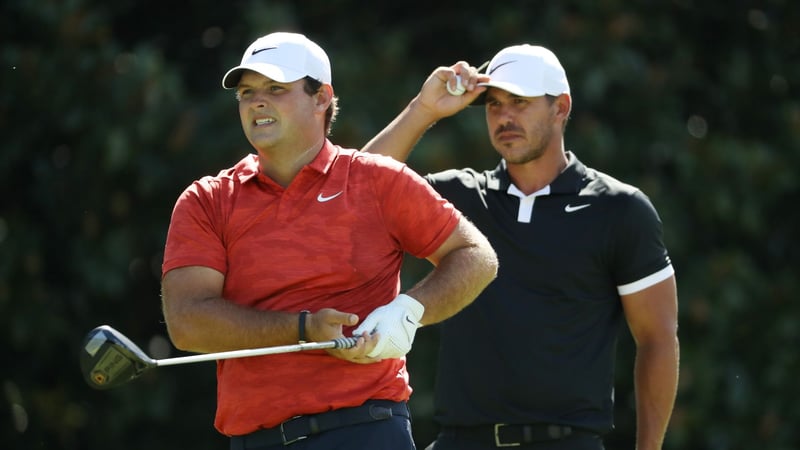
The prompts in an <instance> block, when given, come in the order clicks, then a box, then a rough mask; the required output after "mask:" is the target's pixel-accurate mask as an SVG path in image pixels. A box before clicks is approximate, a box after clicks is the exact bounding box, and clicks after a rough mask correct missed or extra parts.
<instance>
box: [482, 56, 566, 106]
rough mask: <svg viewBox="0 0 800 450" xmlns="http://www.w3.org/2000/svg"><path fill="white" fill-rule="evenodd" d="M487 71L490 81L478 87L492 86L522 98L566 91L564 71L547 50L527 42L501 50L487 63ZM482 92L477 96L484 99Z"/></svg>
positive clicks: (559, 93)
mask: <svg viewBox="0 0 800 450" xmlns="http://www.w3.org/2000/svg"><path fill="white" fill-rule="evenodd" d="M486 74H487V75H489V77H490V78H491V80H489V81H488V82H486V83H478V86H491V87H496V88H499V89H503V90H504V91H508V92H510V93H512V94H514V95H519V96H521V97H539V96H542V95H545V94H548V95H556V96H557V95H561V94H569V83H568V82H567V74H566V72H564V68H563V67H561V63H560V62H559V61H558V58H556V55H555V54H553V52H551V51H550V50H548V49H546V48H544V47H540V46H536V45H530V44H522V45H513V46H511V47H506V48H504V49H502V50H500V52H499V53H497V54H496V55H495V56H494V58H492V60H491V61H490V62H489V67H488V68H487V69H486ZM483 97H484V96H483V95H482V96H480V97H479V98H478V99H479V100H481V101H482V100H483Z"/></svg>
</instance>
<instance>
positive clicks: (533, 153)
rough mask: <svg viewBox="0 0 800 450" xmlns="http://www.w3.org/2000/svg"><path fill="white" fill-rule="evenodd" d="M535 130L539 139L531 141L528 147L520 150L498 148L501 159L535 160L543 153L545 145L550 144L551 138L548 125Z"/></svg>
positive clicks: (522, 162) (525, 161)
mask: <svg viewBox="0 0 800 450" xmlns="http://www.w3.org/2000/svg"><path fill="white" fill-rule="evenodd" d="M536 131H537V132H538V135H539V139H537V140H536V141H535V142H533V143H532V144H531V145H530V147H528V148H527V149H525V150H523V151H522V152H508V151H503V150H500V154H501V155H502V156H503V159H505V160H506V163H508V164H525V163H529V162H531V161H536V160H537V159H539V158H541V157H542V155H544V154H545V151H546V150H547V146H548V145H549V144H550V140H551V139H552V136H553V131H552V130H551V129H550V128H549V127H540V128H539V129H538V130H536Z"/></svg>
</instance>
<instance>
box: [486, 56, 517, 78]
mask: <svg viewBox="0 0 800 450" xmlns="http://www.w3.org/2000/svg"><path fill="white" fill-rule="evenodd" d="M513 62H517V60H516V59H515V60H513V61H506V62H504V63H500V64H498V65H496V66H494V67H492V70H491V71H489V75H491V74H493V73H494V71H495V70H497V69H499V68H501V67H503V66H505V65H506V64H511V63H513Z"/></svg>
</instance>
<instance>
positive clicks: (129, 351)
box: [80, 325, 156, 389]
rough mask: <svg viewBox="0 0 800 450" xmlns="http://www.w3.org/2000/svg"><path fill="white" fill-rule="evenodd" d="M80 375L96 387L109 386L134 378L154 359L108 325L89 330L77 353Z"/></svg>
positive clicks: (150, 364) (154, 365)
mask: <svg viewBox="0 0 800 450" xmlns="http://www.w3.org/2000/svg"><path fill="white" fill-rule="evenodd" d="M80 364H81V371H82V372H83V377H84V379H86V382H87V383H88V384H89V386H91V387H93V388H95V389H110V388H113V387H117V386H119V385H121V384H124V383H127V382H128V381H131V380H133V379H134V378H137V377H138V376H139V375H141V373H142V372H144V371H145V370H147V369H150V368H153V367H156V361H155V360H154V359H152V358H150V357H149V356H147V355H146V354H145V353H144V352H143V351H142V350H141V349H140V348H139V347H137V346H136V344H134V343H133V342H131V340H130V339H128V338H127V337H125V335H123V334H122V333H120V332H119V331H117V330H115V329H114V328H112V327H110V326H108V325H101V326H99V327H97V328H95V329H93V330H92V331H90V332H89V333H88V334H87V335H86V337H85V338H84V340H83V345H82V346H81V353H80Z"/></svg>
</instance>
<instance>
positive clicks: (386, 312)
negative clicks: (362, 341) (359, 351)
mask: <svg viewBox="0 0 800 450" xmlns="http://www.w3.org/2000/svg"><path fill="white" fill-rule="evenodd" d="M424 312H425V307H424V306H423V305H422V303H420V302H418V301H416V300H415V299H414V298H412V297H409V296H408V295H406V294H400V295H398V296H397V297H395V299H394V300H392V301H391V302H389V303H388V304H386V305H383V306H380V307H378V308H375V310H374V311H372V312H371V313H370V314H369V315H368V316H367V318H366V319H364V321H363V322H361V325H359V326H358V328H356V329H355V331H353V335H354V336H358V335H361V334H362V333H364V332H365V331H366V332H367V333H370V334H372V333H375V332H377V333H380V335H381V338H380V340H378V343H377V344H376V345H375V348H374V349H372V351H371V352H369V353H368V354H367V356H369V357H370V358H381V359H385V358H400V357H402V356H404V355H405V354H406V353H408V351H409V350H411V344H412V343H413V342H414V335H415V334H416V333H417V328H419V326H420V324H419V321H420V319H422V314H423V313H424Z"/></svg>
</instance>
